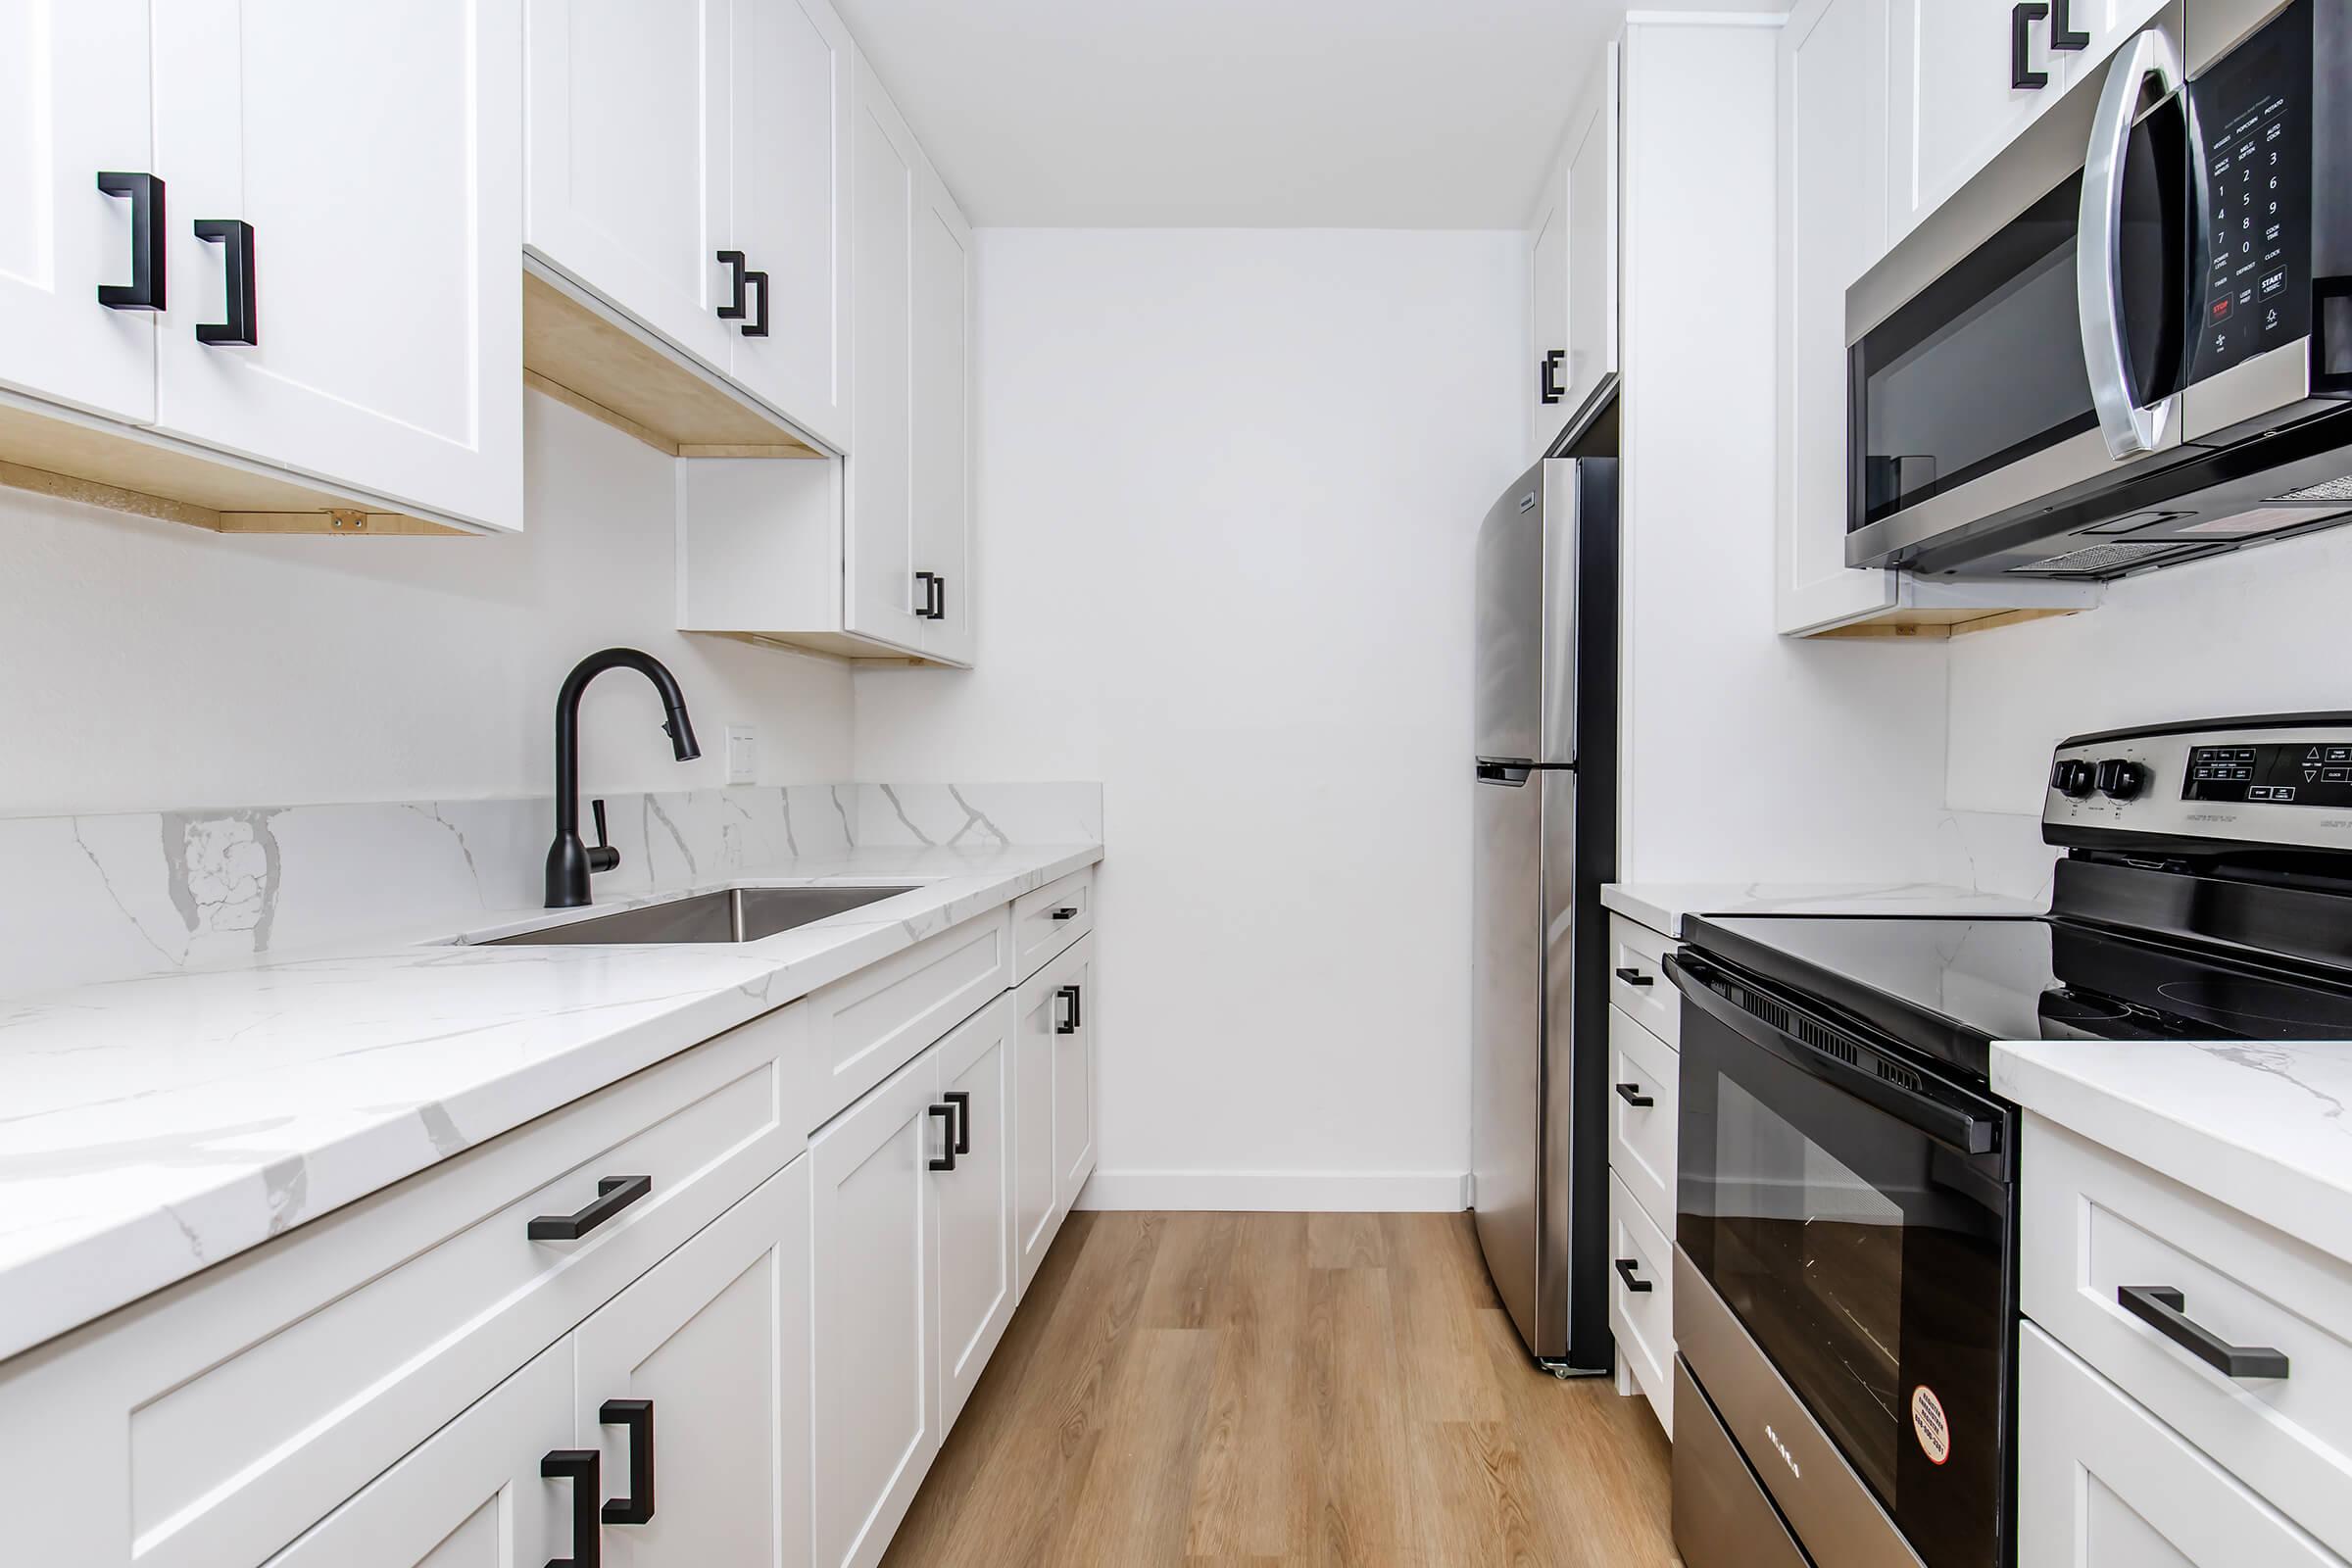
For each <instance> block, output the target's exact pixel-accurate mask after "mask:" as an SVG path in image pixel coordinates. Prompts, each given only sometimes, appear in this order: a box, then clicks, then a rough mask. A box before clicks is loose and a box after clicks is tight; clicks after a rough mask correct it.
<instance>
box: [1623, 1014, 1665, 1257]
mask: <svg viewBox="0 0 2352 1568" xmlns="http://www.w3.org/2000/svg"><path fill="white" fill-rule="evenodd" d="M1681 1066H1682V1063H1681V1061H1680V1060H1679V1059H1678V1057H1677V1055H1676V1054H1675V1052H1674V1050H1673V1048H1671V1047H1670V1046H1668V1045H1667V1044H1666V1043H1665V1042H1664V1041H1662V1040H1660V1039H1659V1038H1658V1037H1657V1036H1656V1035H1653V1034H1651V1033H1650V1032H1649V1031H1648V1030H1646V1029H1644V1028H1642V1026H1641V1025H1640V1024H1638V1023H1636V1022H1634V1020H1633V1019H1632V1018H1631V1017H1628V1016H1627V1015H1626V1012H1625V1009H1623V1008H1622V1007H1615V1006H1612V1007H1611V1008H1609V1169H1611V1170H1612V1171H1615V1172H1616V1173H1617V1179H1618V1180H1620V1181H1622V1182H1624V1183H1625V1187H1626V1191H1628V1192H1630V1193H1632V1194H1633V1195H1634V1198H1635V1199H1636V1201H1639V1202H1640V1203H1641V1204H1642V1209H1643V1211H1644V1212H1646V1213H1647V1214H1648V1215H1649V1217H1650V1219H1651V1220H1652V1221H1653V1222H1654V1223H1655V1224H1656V1225H1657V1227H1658V1229H1659V1230H1660V1231H1662V1232H1665V1233H1667V1234H1672V1232H1673V1230H1674V1170H1675V1165H1674V1146H1675V1139H1676V1127H1677V1123H1676V1117H1677V1115H1678V1107H1679V1105H1680V1100H1679V1099H1678V1097H1677V1094H1676V1084H1677V1082H1678V1080H1679V1077H1680V1069H1681ZM1643 1100H1646V1101H1648V1102H1649V1103H1648V1104H1646V1105H1643V1104H1639V1103H1637V1102H1639V1101H1643Z"/></svg>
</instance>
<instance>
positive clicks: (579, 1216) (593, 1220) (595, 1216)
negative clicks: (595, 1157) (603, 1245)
mask: <svg viewBox="0 0 2352 1568" xmlns="http://www.w3.org/2000/svg"><path fill="white" fill-rule="evenodd" d="M653 1190H654V1179H653V1178H652V1177H651V1176H606V1177H603V1178H602V1179H600V1180H599V1181H598V1182H597V1184H596V1201H595V1202H593V1203H590V1204H589V1205H588V1206H587V1207H586V1208H583V1209H581V1210H579V1211H578V1212H577V1213H573V1214H542V1215H540V1216H539V1217H538V1218H537V1219H535V1220H533V1221H531V1226H530V1238H531V1240H532V1241H534V1242H576V1241H578V1240H579V1239H580V1238H581V1237H583V1236H585V1235H587V1234H588V1233H589V1232H590V1231H592V1230H594V1229H596V1228H597V1227H598V1226H599V1225H602V1224H603V1223H604V1222H605V1221H607V1220H609V1219H611V1218H612V1217H613V1215H615V1214H617V1213H619V1212H620V1211H621V1210H622V1209H624V1208H626V1207H628V1206H629V1205H630V1204H631V1203H634V1202H635V1201H637V1200H639V1199H640V1198H643V1197H644V1196H645V1195H646V1194H648V1193H650V1192H652V1191H653Z"/></svg>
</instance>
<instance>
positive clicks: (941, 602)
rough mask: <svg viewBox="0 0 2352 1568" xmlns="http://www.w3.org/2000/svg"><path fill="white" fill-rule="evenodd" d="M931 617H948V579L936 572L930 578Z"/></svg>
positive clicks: (943, 618)
mask: <svg viewBox="0 0 2352 1568" xmlns="http://www.w3.org/2000/svg"><path fill="white" fill-rule="evenodd" d="M931 618H932V619H933V620H945V619H947V618H948V579H947V578H945V577H942V576H939V575H938V574H936V573H934V574H933V575H932V578H931Z"/></svg>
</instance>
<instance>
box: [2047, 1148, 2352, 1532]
mask: <svg viewBox="0 0 2352 1568" xmlns="http://www.w3.org/2000/svg"><path fill="white" fill-rule="evenodd" d="M2019 1168H2020V1172H2021V1184H2022V1192H2023V1197H2024V1209H2025V1215H2024V1219H2023V1222H2022V1225H2021V1235H2022V1241H2021V1249H2022V1261H2021V1268H2022V1271H2023V1272H2022V1278H2021V1282H2020V1290H2021V1293H2022V1296H2023V1299H2024V1307H2025V1312H2026V1315H2027V1316H2028V1317H2030V1318H2032V1319H2033V1320H2034V1322H2036V1323H2038V1324H2040V1325H2041V1327H2042V1328H2043V1329H2044V1330H2046V1331H2047V1332H2048V1333H2049V1334H2050V1335H2051V1336H2053V1337H2054V1338H2055V1339H2057V1340H2058V1342H2059V1343H2060V1344H2062V1345H2064V1346H2065V1347H2066V1348H2068V1349H2070V1350H2072V1351H2073V1352H2074V1353H2075V1354H2077V1355H2079V1356H2081V1357H2082V1359H2083V1360H2085V1361H2087V1362H2088V1363H2089V1364H2090V1365H2091V1366H2093V1367H2095V1368H2096V1369H2097V1370H2098V1371H2099V1372H2100V1373H2101V1374H2102V1375H2104V1376H2105V1377H2106V1378H2107V1379H2108V1380H2109V1381H2111V1382H2113V1383H2114V1384H2115V1385H2116V1386H2117V1387H2118V1388H2120V1389H2122V1390H2123V1392H2124V1393H2125V1394H2127V1395H2129V1396H2131V1397H2132V1398H2133V1399H2136V1400H2137V1401H2138V1402H2139V1403H2141V1404H2143V1405H2145V1406H2147V1408H2148V1409H2149V1410H2150V1411H2152V1412H2154V1414H2155V1415H2156V1417H2157V1418H2158V1419H2159V1420H2161V1421H2163V1422H2164V1423H2165V1424H2166V1425H2168V1426H2170V1427H2172V1428H2173V1429H2174V1430H2176V1431H2178V1432H2179V1433H2180V1435H2181V1436H2182V1437H2184V1438H2186V1439H2187V1440H2188V1441H2189V1442H2190V1443H2192V1444H2194V1445H2196V1446H2198V1447H2199V1448H2202V1449H2203V1450H2204V1451H2205V1452H2206V1453H2208V1454H2211V1455H2212V1456H2213V1458H2214V1459H2215V1460H2216V1461H2217V1462H2218V1463H2219V1464H2220V1465H2221V1466H2222V1467H2223V1468H2224V1469H2226V1470H2229V1472H2231V1473H2232V1474H2234V1475H2237V1476H2241V1477H2243V1478H2244V1479H2245V1480H2246V1482H2247V1484H2248V1485H2250V1486H2252V1487H2254V1488H2255V1489H2256V1490H2258V1491H2259V1492H2261V1493H2262V1494H2263V1495H2265V1496H2267V1497H2268V1498H2269V1499H2270V1500H2271V1501H2272V1502H2273V1503H2275V1504H2277V1505H2278V1508H2279V1509H2280V1510H2282V1511H2283V1512H2284V1513H2286V1514H2287V1515H2288V1517H2290V1518H2292V1519H2294V1520H2295V1521H2296V1522H2298V1523H2299V1524H2301V1525H2302V1526H2303V1527H2304V1528H2305V1529H2307V1530H2309V1531H2311V1532H2312V1534H2314V1535H2316V1536H2318V1537H2319V1538H2320V1540H2322V1541H2323V1542H2325V1543H2327V1546H2328V1547H2329V1548H2330V1549H2331V1550H2333V1551H2335V1552H2337V1553H2339V1554H2343V1555H2347V1556H2352V1266H2347V1265H2345V1264H2344V1263H2342V1262H2340V1261H2338V1260H2336V1259H2334V1258H2330V1257H2328V1256H2327V1255H2325V1254H2323V1253H2321V1252H2319V1251H2317V1250H2313V1249H2311V1248H2309V1247H2306V1246H2305V1245H2304V1244H2302V1243H2301V1242H2298V1241H2296V1240H2295V1239H2294V1238H2293V1237H2291V1236H2287V1235H2285V1234H2283V1233H2282V1232H2279V1231H2276V1230H2273V1229H2271V1228H2270V1227H2269V1226H2267V1225H2264V1224H2261V1223H2259V1222H2258V1221H2255V1220H2253V1219H2251V1218H2249V1217H2247V1216H2246V1215H2244V1214H2242V1213H2239V1212H2237V1211H2236V1210H2234V1209H2231V1208H2228V1207H2225V1206H2224V1205H2222V1204H2220V1203H2217V1202H2215V1201H2212V1200H2211V1199H2209V1198H2206V1197H2205V1196H2204V1195H2202V1194H2200V1193H2196V1192H2192V1191H2190V1190H2189V1189H2188V1188H2186V1187H2183V1186H2181V1185H2180V1183H2178V1182H2175V1181H2173V1180H2171V1179H2170V1178H2169V1177H2166V1176H2162V1175H2159V1174H2158V1173H2157V1172H2155V1171H2152V1170H2150V1169H2148V1168H2147V1167H2146V1166H2144V1165H2140V1164H2137V1163H2136V1162H2134V1161H2131V1160H2129V1159H2126V1158H2124V1157H2123V1156H2122V1155H2120V1154H2117V1153H2115V1152H2112V1151H2109V1150H2105V1149H2102V1148H2100V1147H2099V1146H2097V1145H2095V1144H2092V1143H2089V1142H2087V1141H2085V1140H2083V1139H2082V1138H2079V1137H2077V1136H2076V1135H2075V1134H2073V1133H2071V1132H2069V1131H2067V1130H2066V1129H2065V1128H2062V1127H2059V1126H2057V1125H2055V1124H2053V1123H2051V1122H2048V1121H2045V1120H2043V1119H2042V1118H2040V1117H2038V1116H2029V1117H2028V1118H2027V1122H2026V1136H2025V1145H2024V1149H2023V1151H2022V1157H2021V1160H2020V1166H2019ZM2129 1286H2143V1287H2149V1286H2152V1287H2162V1288H2165V1289H2168V1290H2173V1291H2178V1292H2180V1309H2181V1312H2182V1314H2183V1315H2185V1316H2186V1317H2187V1318H2188V1320H2189V1321H2190V1322H2192V1323H2194V1324H2196V1325H2197V1326H2199V1327H2201V1328H2202V1329H2204V1330H2206V1331H2208V1332H2209V1333H2211V1334H2212V1335H2215V1336H2218V1337H2219V1338H2220V1339H2221V1340H2223V1341H2226V1342H2228V1344H2229V1345H2231V1346H2237V1347H2243V1348H2256V1347H2260V1348H2275V1349H2278V1350H2279V1351H2282V1352H2284V1354H2285V1356H2286V1358H2287V1376H2285V1377H2283V1378H2259V1377H2246V1378H2232V1377H2229V1376H2228V1375H2227V1374H2225V1373H2224V1372H2222V1371H2221V1370H2219V1369H2217V1368H2215V1367H2213V1366H2211V1365H2208V1364H2207V1363H2206V1362H2205V1361H2203V1360H2201V1359H2199V1358H2198V1357H2197V1356H2196V1355H2195V1354H2194V1353H2192V1352H2191V1351H2190V1350H2188V1349H2186V1348H2182V1347H2181V1346H2180V1345H2178V1344H2176V1343H2175V1342H2174V1341H2173V1340H2171V1339H2169V1338H2167V1337H2166V1336H2165V1335H2164V1334H2163V1333H2161V1332H2159V1331H2158V1329H2157V1328H2155V1327H2154V1326H2152V1325H2151V1324H2149V1323H2148V1322H2146V1321H2143V1320H2142V1319H2141V1318H2140V1317H2138V1316H2136V1315H2134V1314H2133V1313H2132V1312H2131V1311H2128V1310H2127V1309H2126V1308H2125V1307H2124V1306H2123V1305H2122V1304H2121V1303H2120V1302H2119V1300H2118V1299H2117V1297H2118V1292H2119V1290H2121V1289H2122V1288H2124V1287H2129ZM2241 1560H2242V1559H2241Z"/></svg>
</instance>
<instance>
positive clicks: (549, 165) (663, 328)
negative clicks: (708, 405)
mask: <svg viewBox="0 0 2352 1568" xmlns="http://www.w3.org/2000/svg"><path fill="white" fill-rule="evenodd" d="M731 12H732V0H637V3H635V4H631V5H613V4H611V3H610V0H529V7H528V21H527V24H526V25H527V28H528V33H529V41H528V44H527V48H526V65H525V69H526V72H527V85H526V88H525V92H524V96H525V98H526V99H527V100H528V102H529V105H530V108H529V117H528V124H527V126H526V129H525V138H526V146H525V153H524V157H525V164H526V172H525V175H524V192H525V217H524V221H523V240H524V243H525V244H527V245H528V246H529V247H530V250H531V253H532V254H533V255H535V256H537V257H539V258H540V259H541V260H542V261H544V262H545V263H547V265H549V266H550V267H552V268H554V269H555V270H557V271H559V272H562V273H564V275H566V276H568V277H570V278H571V279H573V280H574V281H575V282H577V283H579V284H581V285H582V286H583V287H585V288H587V289H588V290H590V291H591V292H593V293H595V294H596V295H598V296H599V297H600V298H602V299H603V300H604V301H605V302H606V303H608V304H610V305H612V306H613V308H614V309H615V310H618V311H619V312H621V313H622V314H623V315H625V316H628V317H631V318H633V319H636V320H637V321H639V322H642V323H643V324H644V325H646V326H648V327H650V328H652V329H653V330H654V331H655V332H657V333H659V334H660V335H661V336H662V337H665V338H667V339H668V340H669V341H670V342H671V343H672V344H674V345H675V346H677V347H678V348H680V349H683V350H684V351H685V352H686V353H687V354H689V355H691V356H693V357H694V358H695V359H698V360H700V361H702V362H703V363H704V364H705V365H707V366H709V367H710V368H711V369H713V370H718V371H722V372H723V371H725V370H726V369H727V368H728V367H729V364H730V361H731V357H732V355H733V352H734V345H735V340H736V336H737V333H736V329H735V325H734V323H733V322H732V321H729V320H726V319H722V318H720V317H719V315H718V314H717V313H718V311H719V309H720V307H722V306H727V305H730V304H731V303H732V301H733V298H734V290H733V286H732V281H733V280H732V273H731V271H730V270H728V269H727V268H725V267H723V266H722V265H720V263H719V261H718V257H717V253H718V252H720V251H722V250H728V249H731V248H733V247H732V246H731V244H730V240H731V238H732V215H731V213H730V212H729V207H728V203H729V198H730V196H731V194H732V190H733V185H732V178H733V172H732V167H731V165H732V159H733V154H734V139H733V138H734V126H733V122H732V119H731V115H732V95H731V91H730V88H731V78H730V75H729V72H728V54H729V49H730V36H731V35H730V30H729V29H730V22H731Z"/></svg>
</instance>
